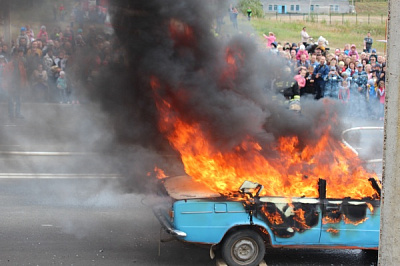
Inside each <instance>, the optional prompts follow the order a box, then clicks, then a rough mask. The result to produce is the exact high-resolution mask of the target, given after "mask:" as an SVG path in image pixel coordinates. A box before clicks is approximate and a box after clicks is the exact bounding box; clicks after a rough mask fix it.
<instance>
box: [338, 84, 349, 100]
mask: <svg viewBox="0 0 400 266" xmlns="http://www.w3.org/2000/svg"><path fill="white" fill-rule="evenodd" d="M349 99H350V84H349V83H348V81H347V80H346V79H345V80H343V81H342V84H340V85H339V100H340V101H341V102H343V103H348V102H349Z"/></svg>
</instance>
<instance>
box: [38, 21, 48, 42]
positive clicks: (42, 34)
mask: <svg viewBox="0 0 400 266" xmlns="http://www.w3.org/2000/svg"><path fill="white" fill-rule="evenodd" d="M43 38H44V39H45V40H46V43H47V41H48V40H49V36H48V34H47V31H46V26H44V25H42V26H41V27H40V31H39V33H38V35H37V39H39V40H43Z"/></svg>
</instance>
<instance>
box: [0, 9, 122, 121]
mask: <svg viewBox="0 0 400 266" xmlns="http://www.w3.org/2000/svg"><path fill="white" fill-rule="evenodd" d="M61 9H62V10H64V9H63V8H61ZM62 10H61V11H62ZM61 11H60V13H57V14H62V13H61ZM56 19H57V20H63V19H64V18H60V17H58V18H57V17H56ZM63 24H64V25H67V26H64V27H63V28H61V27H60V26H54V28H53V29H52V30H50V31H49V30H48V29H47V27H46V25H41V26H40V27H38V28H37V29H38V31H37V33H35V32H34V28H35V27H31V26H30V25H25V26H22V27H21V28H20V32H19V34H18V36H17V37H16V38H15V39H13V40H12V42H11V43H6V42H4V41H3V40H2V39H1V38H0V101H8V111H9V117H10V119H15V118H23V115H22V113H21V101H22V100H23V101H30V102H48V103H59V104H80V103H81V102H82V100H84V99H83V95H84V94H85V90H88V89H91V81H92V80H93V78H94V77H96V76H97V75H98V73H100V71H101V69H102V68H104V67H106V66H109V65H110V64H116V65H120V64H121V53H122V52H121V51H122V49H120V47H119V46H118V42H117V41H116V39H114V38H113V37H112V35H111V34H108V33H107V32H106V31H104V24H103V22H101V23H100V24H99V23H98V22H97V21H95V22H94V23H90V25H87V26H86V27H82V28H81V27H80V26H82V25H79V24H80V23H77V24H75V25H73V24H72V23H62V22H61V23H54V25H63Z"/></svg>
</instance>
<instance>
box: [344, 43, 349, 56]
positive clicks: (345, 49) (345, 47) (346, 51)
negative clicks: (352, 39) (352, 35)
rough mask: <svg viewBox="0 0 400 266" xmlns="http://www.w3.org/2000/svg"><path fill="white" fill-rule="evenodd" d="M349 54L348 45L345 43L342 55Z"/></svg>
mask: <svg viewBox="0 0 400 266" xmlns="http://www.w3.org/2000/svg"><path fill="white" fill-rule="evenodd" d="M349 52H350V44H348V43H346V44H345V45H344V49H343V53H344V54H345V55H349Z"/></svg>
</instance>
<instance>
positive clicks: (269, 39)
mask: <svg viewBox="0 0 400 266" xmlns="http://www.w3.org/2000/svg"><path fill="white" fill-rule="evenodd" d="M263 36H264V38H265V40H266V41H267V48H271V45H272V43H273V42H274V41H275V40H276V37H275V34H274V33H273V32H269V33H268V36H267V35H265V34H263Z"/></svg>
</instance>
